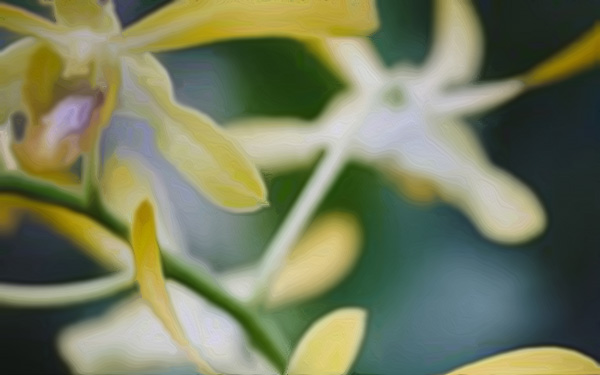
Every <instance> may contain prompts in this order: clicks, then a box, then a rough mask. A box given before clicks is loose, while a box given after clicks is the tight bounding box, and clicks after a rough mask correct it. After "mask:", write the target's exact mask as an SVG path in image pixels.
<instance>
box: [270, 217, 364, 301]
mask: <svg viewBox="0 0 600 375" xmlns="http://www.w3.org/2000/svg"><path fill="white" fill-rule="evenodd" d="M361 242H362V239H361V230H360V226H359V225H358V222H357V220H356V218H355V217H354V216H352V215H350V214H345V213H342V212H335V213H330V214H327V215H324V216H322V217H319V218H317V220H316V221H315V222H314V223H313V224H311V225H310V226H309V227H308V229H307V231H306V233H305V234H304V235H303V236H302V238H301V239H300V241H299V242H298V244H297V245H296V246H295V247H294V249H293V250H292V251H291V252H290V254H289V256H288V258H287V261H286V263H285V265H284V266H283V267H282V269H281V271H279V273H278V274H277V275H276V276H275V277H274V278H273V282H272V283H271V284H270V285H269V290H268V292H267V296H266V306H267V307H268V308H276V307H279V306H282V305H287V304H290V303H294V302H298V301H301V300H306V299H309V298H314V297H316V296H318V295H320V294H322V293H325V292H326V291H328V290H329V289H331V288H333V287H334V286H336V285H337V284H338V283H339V282H340V281H341V280H343V279H344V277H346V276H347V275H348V273H349V272H350V271H351V270H352V268H353V266H354V264H355V263H356V261H357V259H358V256H359V254H360V246H361Z"/></svg>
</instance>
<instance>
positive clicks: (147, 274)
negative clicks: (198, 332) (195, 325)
mask: <svg viewBox="0 0 600 375" xmlns="http://www.w3.org/2000/svg"><path fill="white" fill-rule="evenodd" d="M131 243H132V246H133V252H134V256H135V264H136V270H137V271H136V272H137V276H136V279H137V281H138V284H139V286H140V294H141V295H142V298H144V299H145V300H146V301H148V303H149V304H150V307H152V310H153V311H154V313H155V314H156V316H157V317H158V318H159V319H160V320H161V321H162V323H163V324H164V325H165V328H166V329H167V330H168V331H169V333H170V334H171V336H172V337H173V340H175V342H177V344H178V345H180V346H181V348H182V349H183V350H184V351H185V352H186V354H187V355H188V356H189V357H190V359H191V360H192V361H193V362H194V363H195V364H196V366H197V367H198V370H199V371H200V372H201V373H207V374H215V371H214V370H213V369H212V368H211V367H210V365H208V363H206V361H204V360H203V359H202V358H201V357H200V356H199V355H198V353H197V352H196V350H195V349H194V347H193V346H192V344H191V343H190V341H189V340H188V338H187V337H186V335H185V332H184V330H183V328H182V326H181V324H180V323H179V320H178V319H177V315H176V314H175V311H174V310H173V305H172V304H171V300H170V299H169V295H168V293H167V288H166V285H165V278H164V276H163V272H162V264H161V259H160V251H159V248H158V243H157V241H156V225H155V223H154V213H153V210H152V206H151V205H150V203H148V201H144V202H142V204H141V205H140V206H139V208H138V209H137V211H136V213H135V217H134V222H133V225H132V231H131Z"/></svg>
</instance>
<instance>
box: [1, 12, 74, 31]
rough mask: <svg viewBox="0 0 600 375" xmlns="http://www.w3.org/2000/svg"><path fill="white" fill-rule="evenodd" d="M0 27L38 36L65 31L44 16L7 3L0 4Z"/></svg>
mask: <svg viewBox="0 0 600 375" xmlns="http://www.w3.org/2000/svg"><path fill="white" fill-rule="evenodd" d="M0 28H4V29H7V30H10V31H12V32H15V33H17V34H23V35H32V36H37V37H39V38H45V37H48V36H49V35H52V36H55V35H57V34H58V33H60V32H64V31H65V29H64V28H63V27H61V26H58V25H56V24H54V23H52V22H50V21H48V20H47V19H45V18H42V17H40V16H38V15H35V14H33V13H30V12H28V11H26V10H24V9H21V8H18V7H15V6H12V5H8V4H0Z"/></svg>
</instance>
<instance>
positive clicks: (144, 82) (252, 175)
mask: <svg viewBox="0 0 600 375" xmlns="http://www.w3.org/2000/svg"><path fill="white" fill-rule="evenodd" d="M123 62H124V66H125V69H126V70H125V72H124V74H123V77H124V80H125V79H128V81H127V82H124V85H123V90H124V91H125V95H124V97H123V100H124V103H125V105H126V107H127V108H128V109H130V110H133V111H134V112H135V113H137V114H139V115H140V116H142V117H145V118H148V120H149V121H150V125H152V126H153V127H154V129H155V132H156V137H157V140H158V147H159V149H160V151H161V152H162V153H163V155H164V156H165V158H166V159H167V160H169V161H170V162H171V163H172V164H173V165H175V167H176V168H177V169H178V170H179V171H180V172H181V173H182V174H183V175H184V176H185V177H186V179H187V180H188V181H189V182H191V183H192V184H193V185H194V186H196V187H197V189H198V190H199V191H201V192H204V193H205V194H206V195H207V196H208V198H209V199H211V200H212V201H213V202H214V203H216V204H219V205H221V206H224V207H227V208H230V209H235V210H246V211H247V210H254V209H257V208H259V207H260V206H262V205H264V204H265V202H266V194H267V193H266V188H265V186H264V183H263V181H262V178H261V176H260V174H259V173H258V170H257V169H256V167H255V166H254V165H253V164H252V163H251V162H250V161H249V160H248V158H247V156H246V155H245V153H244V152H243V151H242V150H241V148H240V147H239V146H238V145H237V144H236V143H235V142H233V141H232V140H231V139H229V137H227V136H226V135H225V134H224V132H223V131H222V130H220V129H219V128H218V127H217V125H216V124H215V123H214V122H213V121H212V120H211V119H210V118H208V117H207V116H206V115H204V114H202V113H200V112H199V111H197V110H195V109H192V108H189V107H185V106H182V105H180V104H178V103H177V102H176V101H175V99H174V95H173V88H172V87H171V80H170V79H169V76H168V74H167V72H166V71H165V69H164V68H163V67H162V66H161V65H160V63H159V62H158V61H157V60H156V59H155V58H154V57H152V56H151V55H150V54H145V55H142V56H139V57H125V58H124V59H123Z"/></svg>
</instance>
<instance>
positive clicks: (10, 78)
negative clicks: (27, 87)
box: [0, 38, 39, 124]
mask: <svg viewBox="0 0 600 375" xmlns="http://www.w3.org/2000/svg"><path fill="white" fill-rule="evenodd" d="M38 47H39V43H38V42H37V41H36V40H35V39H34V38H23V39H21V40H19V41H17V42H15V43H12V44H10V45H9V46H8V47H6V48H4V49H3V50H2V51H1V52H0V71H1V72H2V74H1V75H0V98H2V100H1V101H0V124H4V123H5V122H6V121H7V120H8V117H9V116H10V114H11V113H12V112H14V111H16V110H19V109H22V104H21V87H22V85H23V81H24V79H25V72H26V70H27V67H28V66H29V60H30V59H31V55H32V54H33V53H34V52H35V50H37V48H38Z"/></svg>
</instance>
